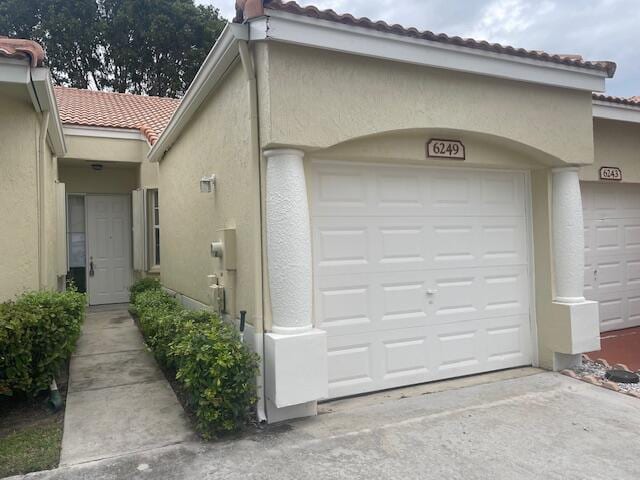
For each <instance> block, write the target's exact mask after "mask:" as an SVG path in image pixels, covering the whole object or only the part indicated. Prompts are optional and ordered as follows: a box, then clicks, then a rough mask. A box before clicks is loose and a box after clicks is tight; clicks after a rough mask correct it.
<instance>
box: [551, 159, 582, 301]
mask: <svg viewBox="0 0 640 480" xmlns="http://www.w3.org/2000/svg"><path fill="white" fill-rule="evenodd" d="M552 184H553V185H552V238H553V258H554V261H553V264H554V280H555V294H554V300H555V301H556V302H560V303H581V302H584V301H585V299H584V222H583V218H582V197H581V194H580V179H579V177H578V168H577V167H563V168H554V169H553V170H552Z"/></svg>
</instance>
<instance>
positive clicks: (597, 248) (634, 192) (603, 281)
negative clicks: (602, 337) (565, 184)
mask: <svg viewBox="0 0 640 480" xmlns="http://www.w3.org/2000/svg"><path fill="white" fill-rule="evenodd" d="M581 190H582V207H583V212H584V227H585V273H584V283H585V286H584V294H585V297H586V298H588V299H589V300H595V301H597V302H599V304H600V305H599V307H600V330H601V331H603V332H606V331H609V330H618V329H621V328H629V327H637V326H639V325H640V185H630V184H611V183H597V182H582V184H581Z"/></svg>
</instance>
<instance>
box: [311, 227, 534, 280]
mask: <svg viewBox="0 0 640 480" xmlns="http://www.w3.org/2000/svg"><path fill="white" fill-rule="evenodd" d="M313 241H314V265H315V268H316V269H317V273H318V274H320V275H336V274H342V273H366V272H369V273H376V272H398V271H409V270H425V269H439V268H451V267H470V268H473V267H485V266H501V265H514V264H520V265H524V264H526V263H527V247H526V245H527V241H526V226H525V219H524V218H518V217H507V218H499V217H475V218H474V217H454V218H442V217H405V218H402V217H401V218H395V217H377V218H372V217H337V218H331V217H319V218H317V219H315V222H314V227H313Z"/></svg>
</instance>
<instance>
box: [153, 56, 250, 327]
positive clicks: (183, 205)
mask: <svg viewBox="0 0 640 480" xmlns="http://www.w3.org/2000/svg"><path fill="white" fill-rule="evenodd" d="M249 115H250V114H249V97H248V86H247V81H246V80H245V78H244V76H243V72H242V69H241V67H240V65H239V64H238V63H236V64H235V65H234V66H233V67H232V68H231V70H230V72H229V73H228V74H227V76H226V77H225V79H224V80H223V81H222V84H221V85H220V86H219V88H218V89H217V90H216V91H214V92H213V93H212V94H211V95H210V97H209V98H208V99H207V100H206V101H205V103H204V104H203V105H202V106H201V107H200V110H199V111H198V113H197V114H196V115H195V116H194V118H193V119H192V120H191V122H190V123H189V124H188V125H187V127H186V128H185V130H184V132H183V133H182V135H181V137H180V138H179V140H178V141H177V142H176V143H175V144H174V145H173V146H172V147H171V149H170V150H169V151H168V152H167V154H166V155H165V157H164V158H163V159H162V160H161V162H160V178H159V192H160V224H161V237H160V238H161V279H162V283H163V284H164V285H165V286H166V287H167V288H170V289H171V290H174V291H177V292H179V293H180V294H183V295H186V296H187V297H190V298H192V299H194V300H197V301H199V302H202V303H205V304H210V303H211V297H210V291H211V289H210V288H209V279H208V278H207V275H211V274H214V273H220V272H221V268H220V260H218V259H214V258H212V257H211V255H210V243H211V242H212V241H213V240H217V239H218V238H220V236H221V234H220V233H219V230H220V229H223V228H234V227H235V228H236V230H237V231H236V238H237V252H238V255H237V271H236V272H222V273H223V278H222V281H223V282H224V283H225V286H226V287H227V300H228V302H227V303H228V307H229V310H232V311H231V312H230V313H232V314H233V315H235V314H237V312H238V311H239V310H247V311H248V320H249V321H250V322H252V323H254V324H255V323H256V319H258V322H257V323H258V324H259V319H261V305H260V304H259V302H258V301H257V295H256V291H257V289H258V288H259V287H258V285H259V278H260V271H259V268H257V265H259V260H258V258H259V253H260V233H259V232H260V230H259V225H260V218H259V194H258V192H259V182H258V175H259V174H258V164H257V162H253V161H252V160H251V158H252V157H251V149H250V148H251V147H250V129H249V126H250V120H249ZM211 174H215V175H216V177H217V183H216V186H215V191H214V192H213V193H208V194H207V193H201V192H200V188H199V181H200V178H202V177H203V176H205V175H207V176H208V175H211ZM234 306H235V308H234Z"/></svg>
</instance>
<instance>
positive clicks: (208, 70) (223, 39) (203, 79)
mask: <svg viewBox="0 0 640 480" xmlns="http://www.w3.org/2000/svg"><path fill="white" fill-rule="evenodd" d="M246 38H248V26H247V25H240V24H234V23H228V24H227V26H226V27H225V28H224V30H223V31H222V34H221V35H220V38H218V40H217V41H216V43H215V45H214V46H213V48H212V49H211V51H210V52H209V54H208V55H207V58H206V59H205V61H204V63H203V64H202V66H201V67H200V70H198V73H197V74H196V76H195V78H194V79H193V81H192V82H191V85H190V86H189V88H188V89H187V92H186V93H185V95H184V97H183V98H182V101H181V102H180V105H178V108H177V109H176V111H175V112H173V115H172V116H171V119H170V120H169V123H168V124H167V127H166V128H165V129H164V131H163V132H162V134H161V135H160V138H158V141H157V142H156V143H155V144H154V145H153V147H152V148H151V150H150V151H149V153H148V155H147V157H148V158H149V160H150V161H152V162H157V161H160V160H161V159H162V157H163V155H164V154H165V153H166V151H167V150H169V148H171V146H172V145H173V143H174V142H175V141H176V140H177V139H178V137H179V136H180V133H181V132H182V129H183V128H184V127H185V125H186V124H187V123H188V122H189V120H190V119H191V118H192V117H193V115H194V114H195V113H196V111H197V110H198V108H199V107H200V105H202V103H203V102H204V101H205V99H206V98H207V96H208V95H209V94H210V93H211V92H212V91H213V90H214V89H215V88H216V87H217V86H218V84H219V82H220V80H221V79H222V78H223V76H224V74H225V73H226V72H227V70H228V69H229V67H231V65H232V64H233V63H234V61H235V60H236V59H237V58H238V56H239V52H238V45H237V42H238V40H243V39H246Z"/></svg>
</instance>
